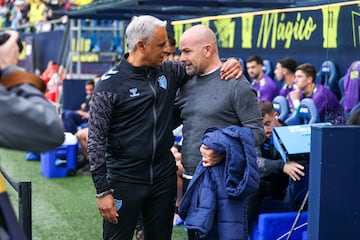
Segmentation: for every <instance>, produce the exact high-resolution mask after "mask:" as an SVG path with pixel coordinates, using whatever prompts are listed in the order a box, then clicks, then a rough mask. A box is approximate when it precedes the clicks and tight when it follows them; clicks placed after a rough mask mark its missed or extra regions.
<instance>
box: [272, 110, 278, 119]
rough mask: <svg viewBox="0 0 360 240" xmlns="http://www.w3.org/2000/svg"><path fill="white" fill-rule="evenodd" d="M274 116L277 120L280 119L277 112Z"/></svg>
mask: <svg viewBox="0 0 360 240" xmlns="http://www.w3.org/2000/svg"><path fill="white" fill-rule="evenodd" d="M273 116H274V118H275V119H276V120H278V118H279V113H278V112H276V111H275V112H274V113H273Z"/></svg>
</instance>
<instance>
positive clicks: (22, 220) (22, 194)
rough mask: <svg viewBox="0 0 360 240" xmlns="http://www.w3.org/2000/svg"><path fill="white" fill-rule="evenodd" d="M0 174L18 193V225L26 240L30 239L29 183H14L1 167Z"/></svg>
mask: <svg viewBox="0 0 360 240" xmlns="http://www.w3.org/2000/svg"><path fill="white" fill-rule="evenodd" d="M0 172H1V174H2V175H3V176H4V178H5V179H6V181H7V182H8V183H9V184H10V185H11V186H12V187H13V188H14V189H15V191H16V192H17V193H18V202H19V224H20V226H21V227H22V229H23V231H24V233H25V236H26V237H27V239H32V220H31V182H16V181H14V180H13V179H12V178H11V177H10V176H9V175H8V174H7V173H6V172H5V170H4V169H3V168H2V167H0Z"/></svg>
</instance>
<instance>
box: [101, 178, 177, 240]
mask: <svg viewBox="0 0 360 240" xmlns="http://www.w3.org/2000/svg"><path fill="white" fill-rule="evenodd" d="M113 185H114V189H115V192H114V198H115V199H118V200H122V206H121V208H120V209H119V211H118V213H119V219H118V220H119V222H118V224H112V223H109V222H107V221H104V222H103V238H104V239H108V240H110V239H111V240H132V237H133V234H134V231H135V227H136V222H137V220H138V217H139V214H140V213H141V214H142V218H143V223H144V232H145V239H146V240H170V239H171V234H172V227H173V226H172V221H173V215H174V210H175V198H176V174H175V173H174V175H171V176H170V177H167V178H165V179H162V180H161V181H158V182H155V183H153V184H151V185H150V184H134V183H124V182H121V183H116V184H113Z"/></svg>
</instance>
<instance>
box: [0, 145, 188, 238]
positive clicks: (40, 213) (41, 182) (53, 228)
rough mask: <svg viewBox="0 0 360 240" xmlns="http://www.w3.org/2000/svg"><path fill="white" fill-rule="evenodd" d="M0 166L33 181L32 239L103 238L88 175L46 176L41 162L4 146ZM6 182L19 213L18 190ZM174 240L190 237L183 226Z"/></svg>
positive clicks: (21, 177) (9, 173) (20, 177)
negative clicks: (26, 158) (42, 171)
mask: <svg viewBox="0 0 360 240" xmlns="http://www.w3.org/2000/svg"><path fill="white" fill-rule="evenodd" d="M0 165H1V167H2V168H3V169H4V170H5V171H6V172H7V174H8V175H10V176H11V177H12V178H13V179H14V180H15V181H17V182H19V181H30V182H31V186H32V239H33V240H40V239H41V240H43V239H44V240H52V239H56V240H62V239H63V240H81V239H84V240H85V239H86V240H96V239H102V237H101V236H102V220H101V217H100V215H99V214H98V210H97V204H96V198H95V196H94V194H95V189H94V187H93V184H92V181H91V178H90V177H89V176H74V177H66V178H45V177H44V176H43V175H42V174H41V167H40V162H39V161H27V160H25V153H24V152H20V151H11V150H4V149H0ZM6 185H7V192H8V194H9V196H10V199H11V202H12V204H13V208H14V210H15V212H17V208H18V197H17V192H16V191H15V190H14V189H13V188H12V187H11V186H10V185H9V184H6ZM134 239H135V238H134ZM172 239H173V240H185V239H187V237H186V232H185V230H184V228H183V226H177V227H174V230H173V237H172Z"/></svg>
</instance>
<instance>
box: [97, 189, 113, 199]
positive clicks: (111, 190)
mask: <svg viewBox="0 0 360 240" xmlns="http://www.w3.org/2000/svg"><path fill="white" fill-rule="evenodd" d="M113 192H114V189H110V190H106V191H105V192H101V193H97V194H95V197H96V198H102V197H105V196H107V195H109V194H113Z"/></svg>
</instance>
